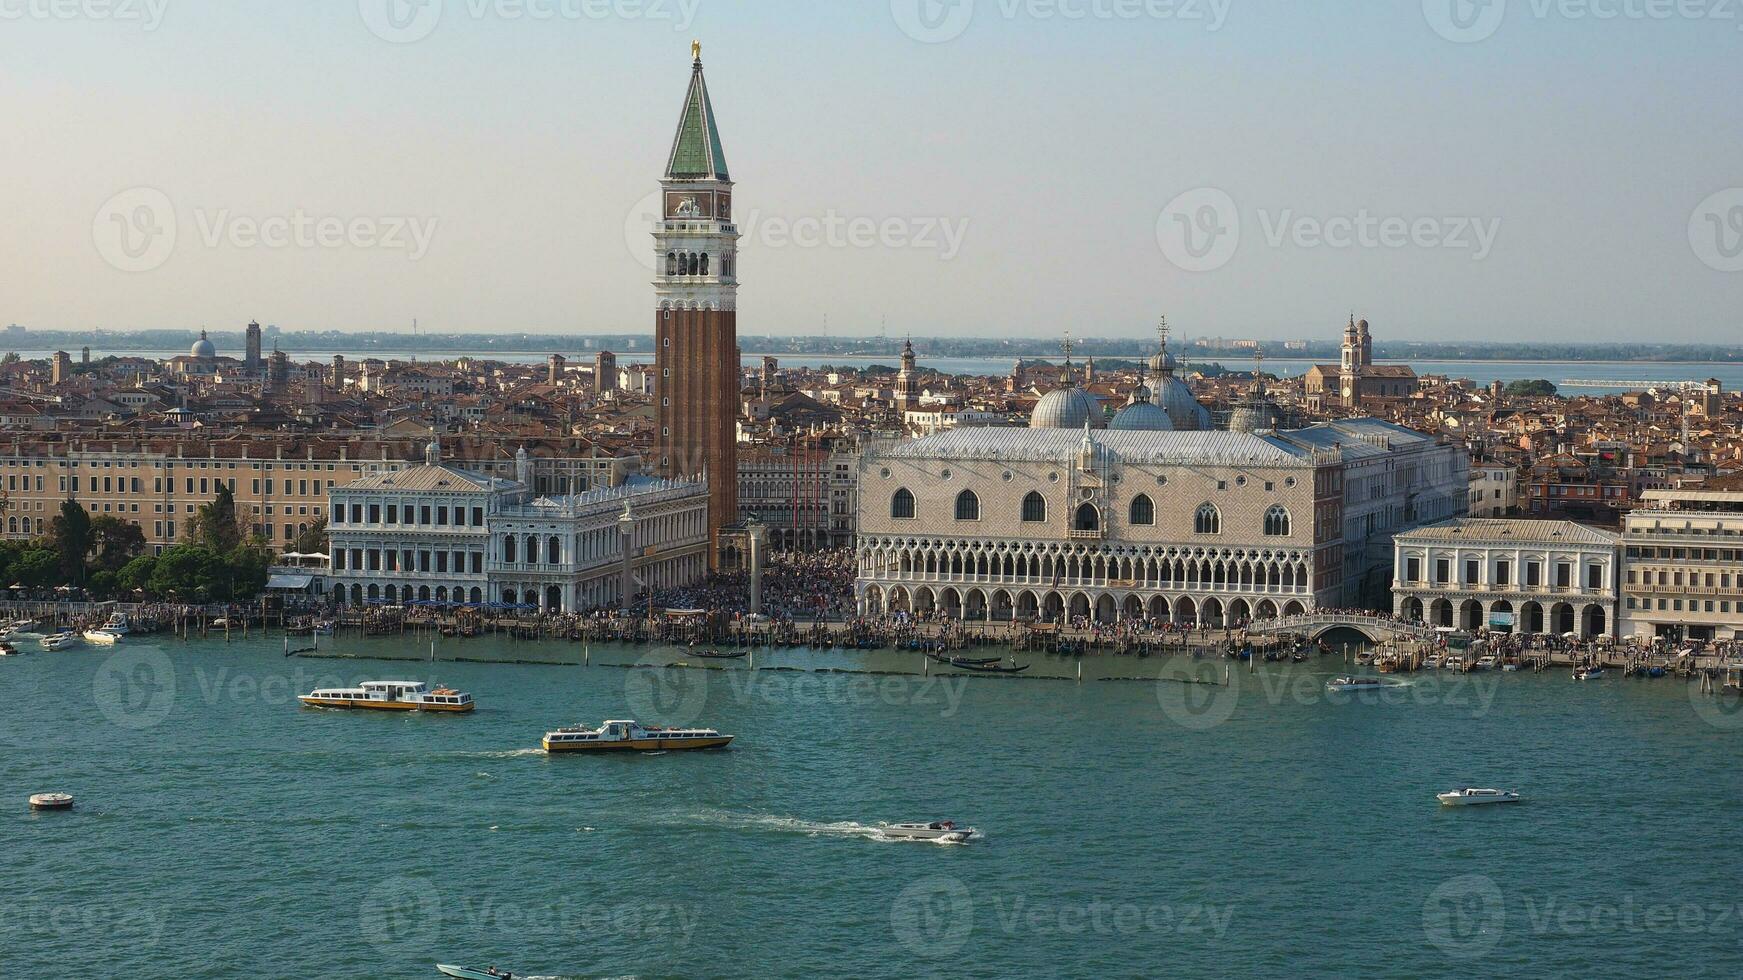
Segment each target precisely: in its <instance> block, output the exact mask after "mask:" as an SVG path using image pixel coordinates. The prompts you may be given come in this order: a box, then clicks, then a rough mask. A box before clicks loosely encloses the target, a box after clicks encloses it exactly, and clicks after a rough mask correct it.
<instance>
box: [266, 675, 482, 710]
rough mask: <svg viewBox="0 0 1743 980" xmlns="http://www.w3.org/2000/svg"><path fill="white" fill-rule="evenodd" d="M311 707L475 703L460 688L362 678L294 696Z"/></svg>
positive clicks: (466, 706) (436, 707)
mask: <svg viewBox="0 0 1743 980" xmlns="http://www.w3.org/2000/svg"><path fill="white" fill-rule="evenodd" d="M297 700H299V701H301V702H302V703H303V704H306V705H308V706H309V707H311V708H361V709H364V710H374V711H443V712H463V711H471V710H472V709H473V708H475V707H477V705H475V704H473V703H472V695H470V694H467V693H466V692H464V691H456V690H453V689H451V688H446V687H439V688H437V689H436V690H434V691H432V690H430V689H429V686H428V685H426V684H424V683H422V682H420V681H364V682H363V684H362V686H361V687H334V688H325V689H322V690H318V691H310V692H309V693H308V694H304V695H302V696H300V697H298V698H297Z"/></svg>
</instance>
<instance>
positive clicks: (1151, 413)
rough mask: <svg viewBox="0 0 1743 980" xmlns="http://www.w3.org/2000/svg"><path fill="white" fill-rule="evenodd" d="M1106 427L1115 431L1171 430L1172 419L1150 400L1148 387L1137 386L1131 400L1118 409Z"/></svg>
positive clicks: (1172, 426)
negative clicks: (1128, 403)
mask: <svg viewBox="0 0 1743 980" xmlns="http://www.w3.org/2000/svg"><path fill="white" fill-rule="evenodd" d="M1108 428H1109V429H1111V430H1113V431H1116V432H1172V431H1173V430H1174V420H1173V419H1171V418H1169V417H1168V413H1167V412H1165V411H1163V410H1162V409H1161V408H1159V407H1157V405H1156V403H1155V402H1152V401H1151V400H1150V389H1148V388H1139V389H1138V392H1137V395H1136V396H1135V398H1134V400H1133V402H1132V403H1131V404H1130V405H1127V406H1126V407H1125V408H1122V409H1120V411H1119V414H1117V415H1115V416H1114V420H1113V421H1112V422H1109V423H1108Z"/></svg>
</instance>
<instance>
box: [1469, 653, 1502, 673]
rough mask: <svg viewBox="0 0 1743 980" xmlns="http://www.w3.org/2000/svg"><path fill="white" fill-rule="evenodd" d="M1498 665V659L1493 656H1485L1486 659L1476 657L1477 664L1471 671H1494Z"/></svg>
mask: <svg viewBox="0 0 1743 980" xmlns="http://www.w3.org/2000/svg"><path fill="white" fill-rule="evenodd" d="M1500 663H1501V659H1500V658H1499V657H1496V656H1493V655H1490V656H1486V657H1478V658H1477V664H1476V666H1475V667H1474V668H1472V669H1474V670H1494V669H1495V668H1496V667H1497V666H1498V665H1499V664H1500Z"/></svg>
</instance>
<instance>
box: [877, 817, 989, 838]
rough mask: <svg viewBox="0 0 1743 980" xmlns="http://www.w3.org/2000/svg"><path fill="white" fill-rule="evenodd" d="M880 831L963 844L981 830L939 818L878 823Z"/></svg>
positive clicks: (885, 835)
mask: <svg viewBox="0 0 1743 980" xmlns="http://www.w3.org/2000/svg"><path fill="white" fill-rule="evenodd" d="M878 833H879V834H881V835H883V836H884V837H893V838H896V839H897V840H931V841H942V842H944V843H947V844H961V843H964V842H966V841H968V840H970V839H971V838H973V837H974V836H975V835H976V834H977V833H979V831H977V830H975V829H974V828H973V827H958V826H957V825H956V821H954V820H937V821H934V822H932V823H885V824H878Z"/></svg>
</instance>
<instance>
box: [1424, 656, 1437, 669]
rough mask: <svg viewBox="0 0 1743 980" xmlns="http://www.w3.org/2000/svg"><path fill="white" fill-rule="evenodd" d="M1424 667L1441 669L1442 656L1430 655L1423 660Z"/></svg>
mask: <svg viewBox="0 0 1743 980" xmlns="http://www.w3.org/2000/svg"><path fill="white" fill-rule="evenodd" d="M1422 669H1423V670H1439V669H1440V658H1439V657H1429V658H1428V659H1427V660H1424V661H1423V662H1422Z"/></svg>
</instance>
